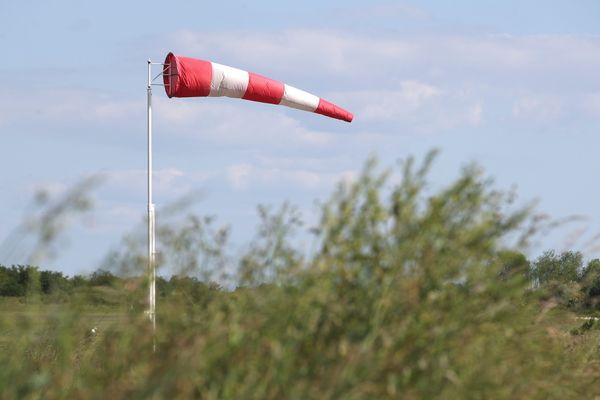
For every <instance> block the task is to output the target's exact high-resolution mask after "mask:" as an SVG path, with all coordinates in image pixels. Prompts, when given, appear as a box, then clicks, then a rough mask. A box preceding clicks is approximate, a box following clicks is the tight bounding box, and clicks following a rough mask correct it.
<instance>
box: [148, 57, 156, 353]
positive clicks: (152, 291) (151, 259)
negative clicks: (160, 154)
mask: <svg viewBox="0 0 600 400" xmlns="http://www.w3.org/2000/svg"><path fill="white" fill-rule="evenodd" d="M147 94H148V114H147V118H148V120H147V122H148V280H149V282H148V316H149V317H150V321H151V322H152V335H153V338H154V336H155V334H156V263H155V254H156V242H155V239H156V236H155V224H154V222H155V219H154V204H153V203H152V61H151V60H150V59H148V87H147ZM153 348H154V350H156V344H155V343H154V344H153Z"/></svg>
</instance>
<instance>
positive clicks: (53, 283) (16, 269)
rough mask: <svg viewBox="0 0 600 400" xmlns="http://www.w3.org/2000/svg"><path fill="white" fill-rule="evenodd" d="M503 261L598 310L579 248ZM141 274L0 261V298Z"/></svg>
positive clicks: (596, 274)
mask: <svg viewBox="0 0 600 400" xmlns="http://www.w3.org/2000/svg"><path fill="white" fill-rule="evenodd" d="M498 257H499V258H500V260H501V263H502V265H504V268H503V270H502V271H501V272H500V274H499V279H506V278H507V277H509V276H511V277H516V276H520V277H522V278H524V279H527V280H528V281H529V283H530V287H531V290H533V291H539V292H541V293H542V294H543V297H545V298H546V299H554V300H556V301H557V302H558V303H559V304H560V305H562V306H565V307H567V308H570V309H574V310H582V311H583V310H598V311H600V259H597V258H595V259H592V260H590V261H588V262H587V263H586V262H585V261H584V257H583V254H582V253H581V252H578V251H563V252H556V251H554V250H548V251H546V252H544V253H543V254H542V255H541V256H539V257H537V258H536V259H534V260H529V259H528V258H527V257H526V256H525V255H524V254H523V253H521V252H518V251H508V250H505V251H500V252H499V253H498ZM143 281H144V278H139V277H138V278H124V277H120V276H118V275H116V274H114V273H112V272H110V271H108V270H106V269H97V270H96V271H94V272H93V273H91V274H89V275H73V276H68V275H65V274H63V273H62V272H59V271H50V270H41V269H40V268H39V267H37V266H32V265H12V266H10V267H8V266H4V265H0V296H2V297H26V296H27V295H28V294H33V293H38V294H41V295H42V298H43V299H45V300H47V301H50V302H52V301H67V300H68V299H69V296H71V295H72V294H73V293H74V292H76V291H77V290H82V289H85V288H94V287H110V288H113V289H116V290H118V291H120V290H126V289H127V288H130V289H131V288H132V287H133V288H139V287H140V286H141V282H143ZM156 284H157V295H158V296H162V297H165V296H167V295H170V294H173V293H178V292H183V293H185V294H186V295H188V296H189V297H190V300H192V301H194V300H200V299H201V298H202V297H203V293H204V292H206V290H207V289H218V285H217V284H215V283H210V282H203V281H201V280H199V279H198V278H196V277H189V276H181V275H174V276H171V277H170V278H169V279H166V278H164V277H157V282H156Z"/></svg>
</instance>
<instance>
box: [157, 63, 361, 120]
mask: <svg viewBox="0 0 600 400" xmlns="http://www.w3.org/2000/svg"><path fill="white" fill-rule="evenodd" d="M163 82H164V85H165V91H166V92H167V96H169V97H206V96H211V97H218V96H227V97H233V98H238V99H244V100H252V101H258V102H261V103H270V104H280V105H284V106H288V107H292V108H297V109H299V110H304V111H310V112H314V113H317V114H322V115H325V116H327V117H331V118H337V119H341V120H342V121H347V122H351V121H352V118H353V115H352V113H350V112H348V111H346V110H344V109H343V108H341V107H338V106H336V105H335V104H333V103H330V102H328V101H327V100H325V99H321V98H319V97H317V96H315V95H313V94H310V93H307V92H305V91H303V90H300V89H296V88H295V87H293V86H290V85H287V84H285V83H282V82H279V81H276V80H273V79H270V78H266V77H264V76H261V75H258V74H255V73H252V72H247V71H242V70H241V69H237V68H232V67H228V66H226V65H221V64H217V63H214V62H210V61H204V60H197V59H194V58H189V57H182V56H176V55H174V54H173V53H169V54H168V55H167V58H166V59H165V65H164V70H163Z"/></svg>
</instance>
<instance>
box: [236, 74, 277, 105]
mask: <svg viewBox="0 0 600 400" xmlns="http://www.w3.org/2000/svg"><path fill="white" fill-rule="evenodd" d="M248 75H249V80H248V88H247V89H246V93H245V94H244V97H242V99H245V100H252V101H259V102H261V103H270V104H279V102H280V101H281V98H282V97H283V91H284V87H283V83H281V82H279V81H276V80H273V79H270V78H265V77H264V76H261V75H258V74H255V73H253V72H249V73H248Z"/></svg>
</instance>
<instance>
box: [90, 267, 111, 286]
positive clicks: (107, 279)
mask: <svg viewBox="0 0 600 400" xmlns="http://www.w3.org/2000/svg"><path fill="white" fill-rule="evenodd" d="M116 280H117V277H116V276H115V275H113V274H112V273H111V272H110V271H107V270H105V269H101V268H100V269H97V270H96V271H94V272H93V273H92V275H91V276H90V280H89V283H90V286H112V285H114V284H115V282H116Z"/></svg>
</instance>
